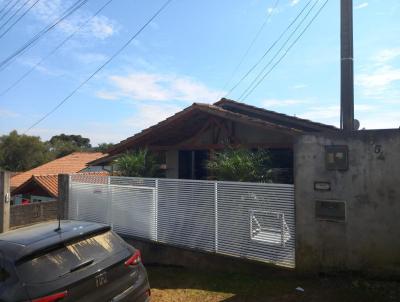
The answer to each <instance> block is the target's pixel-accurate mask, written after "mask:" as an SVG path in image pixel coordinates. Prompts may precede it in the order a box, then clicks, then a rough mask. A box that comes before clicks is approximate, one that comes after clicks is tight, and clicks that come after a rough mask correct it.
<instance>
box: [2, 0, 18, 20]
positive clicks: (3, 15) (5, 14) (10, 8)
mask: <svg viewBox="0 0 400 302" xmlns="http://www.w3.org/2000/svg"><path fill="white" fill-rule="evenodd" d="M19 2H21V0H15V2H14V4H13V5H12V6H10V7H9V9H8V10H7V11H6V12H5V13H4V14H2V15H1V16H0V21H1V20H3V18H4V17H5V16H7V15H8V13H9V12H10V11H12V10H13V9H14V7H15V6H16V5H17V4H18V3H19ZM10 3H11V1H10Z"/></svg>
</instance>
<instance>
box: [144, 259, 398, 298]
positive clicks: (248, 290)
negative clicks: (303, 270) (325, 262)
mask: <svg viewBox="0 0 400 302" xmlns="http://www.w3.org/2000/svg"><path fill="white" fill-rule="evenodd" d="M147 270H148V273H149V280H150V285H151V287H152V301H153V302H181V301H182V302H183V301H194V302H217V301H218V302H256V301H272V302H277V301H283V302H292V301H307V302H334V301H335V302H336V301H338V302H344V301H349V302H350V301H351V302H358V301H360V302H361V301H362V302H365V301H377V302H381V301H382V302H391V301H396V302H399V301H400V282H396V281H377V280H374V281H373V280H367V279H361V278H356V277H350V276H346V277H343V276H342V277H318V278H299V277H296V276H293V277H282V276H281V277H276V276H270V277H268V276H252V275H243V274H224V273H214V272H204V271H193V270H188V269H184V268H177V267H158V266H152V267H148V268H147ZM296 288H301V289H303V290H304V291H302V290H301V289H296Z"/></svg>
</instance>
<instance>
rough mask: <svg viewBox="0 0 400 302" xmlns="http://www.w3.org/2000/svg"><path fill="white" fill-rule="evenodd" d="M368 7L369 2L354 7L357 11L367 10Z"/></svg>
mask: <svg viewBox="0 0 400 302" xmlns="http://www.w3.org/2000/svg"><path fill="white" fill-rule="evenodd" d="M367 6H368V2H362V3H360V4H357V5H356V6H354V8H355V9H362V8H366V7H367Z"/></svg>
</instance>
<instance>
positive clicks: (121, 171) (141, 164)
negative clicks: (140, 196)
mask: <svg viewBox="0 0 400 302" xmlns="http://www.w3.org/2000/svg"><path fill="white" fill-rule="evenodd" d="M114 164H115V166H116V169H117V173H118V175H121V176H131V177H159V176H160V175H161V170H160V164H159V163H158V162H157V159H156V157H155V156H154V155H153V154H151V153H150V152H148V151H147V150H137V151H134V152H131V153H126V154H124V155H122V156H121V157H119V158H118V159H116V160H115V161H114Z"/></svg>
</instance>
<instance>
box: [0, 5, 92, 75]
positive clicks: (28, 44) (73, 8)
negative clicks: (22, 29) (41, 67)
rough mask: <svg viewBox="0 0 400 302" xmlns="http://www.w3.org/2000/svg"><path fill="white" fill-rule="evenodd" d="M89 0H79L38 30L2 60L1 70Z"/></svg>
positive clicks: (0, 63)
mask: <svg viewBox="0 0 400 302" xmlns="http://www.w3.org/2000/svg"><path fill="white" fill-rule="evenodd" d="M87 1H89V0H77V1H76V2H75V3H74V4H73V5H72V6H71V7H69V8H68V9H67V10H66V11H65V12H64V13H63V15H62V16H61V17H59V18H58V19H57V20H56V21H55V22H54V23H52V24H50V25H48V26H46V27H45V28H44V29H42V30H41V31H40V32H38V33H37V34H36V35H35V36H34V37H33V38H31V39H30V40H29V41H27V42H26V43H25V44H24V45H23V46H22V47H20V48H19V49H18V50H16V51H15V52H14V53H13V54H11V55H10V56H8V57H7V58H6V59H4V60H3V61H1V62H0V71H2V70H4V69H5V68H6V67H7V66H8V65H9V64H11V62H12V61H13V60H14V59H15V58H16V57H17V56H19V55H21V54H23V53H24V52H25V51H26V50H27V49H29V48H30V47H32V46H33V45H35V44H36V43H37V42H38V41H39V40H40V39H41V38H42V37H43V36H44V35H45V34H46V33H48V32H49V31H51V30H52V29H53V28H54V27H56V26H57V25H58V24H59V23H61V22H62V21H64V20H65V19H66V18H67V17H69V16H70V15H71V14H73V13H74V12H75V11H76V10H78V9H79V8H81V7H82V6H83V5H85V4H86V3H87Z"/></svg>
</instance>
